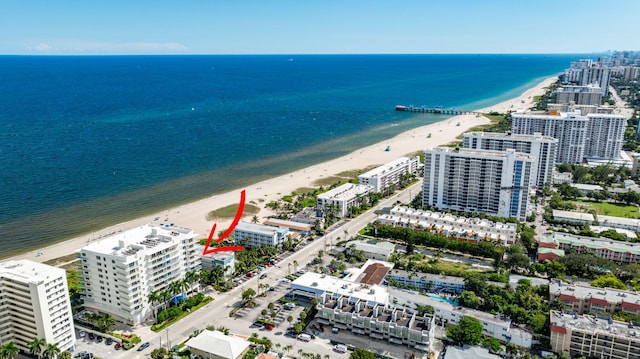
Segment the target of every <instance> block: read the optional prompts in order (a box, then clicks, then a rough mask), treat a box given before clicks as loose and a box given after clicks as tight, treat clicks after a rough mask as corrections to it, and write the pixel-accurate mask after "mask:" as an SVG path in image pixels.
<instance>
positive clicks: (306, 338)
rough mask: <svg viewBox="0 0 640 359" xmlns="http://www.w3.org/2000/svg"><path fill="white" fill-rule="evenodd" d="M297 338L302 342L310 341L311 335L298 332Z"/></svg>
mask: <svg viewBox="0 0 640 359" xmlns="http://www.w3.org/2000/svg"><path fill="white" fill-rule="evenodd" d="M297 338H298V340H300V341H302V342H310V341H311V336H310V335H309V334H298V337H297Z"/></svg>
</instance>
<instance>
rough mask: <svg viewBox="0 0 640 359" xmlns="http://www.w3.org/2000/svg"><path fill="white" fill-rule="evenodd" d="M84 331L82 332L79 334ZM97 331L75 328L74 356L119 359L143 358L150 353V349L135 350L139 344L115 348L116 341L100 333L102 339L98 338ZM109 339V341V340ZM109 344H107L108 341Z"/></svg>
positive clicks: (85, 358)
mask: <svg viewBox="0 0 640 359" xmlns="http://www.w3.org/2000/svg"><path fill="white" fill-rule="evenodd" d="M82 332H84V334H81V333H82ZM98 337H99V336H98V334H97V333H92V332H91V331H90V330H82V329H76V350H75V351H74V357H76V358H84V359H91V355H92V356H93V357H98V358H103V359H106V358H108V359H119V358H144V357H145V356H148V355H149V354H150V353H151V350H150V349H148V348H147V349H145V350H143V351H140V352H139V351H137V349H138V347H139V345H136V346H135V347H133V348H132V349H129V350H123V349H122V348H120V349H116V344H119V342H118V341H116V340H114V339H112V338H108V337H106V336H105V335H104V334H101V335H100V337H101V338H102V339H98ZM109 339H111V341H109ZM109 342H110V343H111V344H108V343H109Z"/></svg>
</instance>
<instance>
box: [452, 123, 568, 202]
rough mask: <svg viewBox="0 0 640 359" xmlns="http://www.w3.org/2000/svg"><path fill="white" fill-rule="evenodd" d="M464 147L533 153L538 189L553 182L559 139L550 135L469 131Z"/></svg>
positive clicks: (465, 137) (465, 135)
mask: <svg viewBox="0 0 640 359" xmlns="http://www.w3.org/2000/svg"><path fill="white" fill-rule="evenodd" d="M462 146H463V147H464V148H471V149H475V150H492V151H506V150H508V149H514V150H515V151H516V152H522V153H527V154H530V155H532V156H533V157H534V158H535V159H536V166H534V170H535V173H534V177H535V184H536V187H537V188H538V189H540V190H541V189H542V188H544V186H545V185H549V186H550V185H552V184H553V170H554V168H555V164H556V158H557V156H558V140H557V139H555V138H553V137H550V136H542V134H541V133H540V132H536V133H534V134H533V135H514V134H511V133H497V132H467V133H465V134H464V137H463V139H462Z"/></svg>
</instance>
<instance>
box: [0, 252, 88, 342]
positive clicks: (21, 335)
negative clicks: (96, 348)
mask: <svg viewBox="0 0 640 359" xmlns="http://www.w3.org/2000/svg"><path fill="white" fill-rule="evenodd" d="M0 318H2V319H1V320H0V343H2V344H6V343H8V342H10V341H11V342H13V343H14V344H15V345H16V346H17V347H18V348H19V349H20V350H21V351H23V352H26V353H29V352H30V346H29V343H30V342H31V341H33V339H35V338H39V339H44V340H45V341H46V342H47V343H48V344H57V346H58V348H59V349H60V350H61V351H65V350H73V349H74V347H75V342H76V335H75V330H74V325H73V314H72V312H71V300H70V299H69V289H68V288H67V276H66V272H65V271H64V269H61V268H57V267H52V266H49V265H46V264H42V263H37V262H32V261H29V260H9V261H6V262H2V263H0Z"/></svg>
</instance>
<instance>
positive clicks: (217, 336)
mask: <svg viewBox="0 0 640 359" xmlns="http://www.w3.org/2000/svg"><path fill="white" fill-rule="evenodd" d="M184 345H185V346H186V347H187V348H189V351H190V352H191V354H193V355H196V356H197V357H198V358H206V359H239V358H243V357H244V355H245V354H246V353H247V352H248V351H249V349H250V348H251V343H250V342H249V341H247V340H245V339H242V338H239V337H236V336H234V335H225V334H224V333H222V332H220V331H217V330H203V331H201V332H200V334H198V335H197V336H195V337H193V338H191V339H189V340H187V342H186V343H184Z"/></svg>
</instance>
